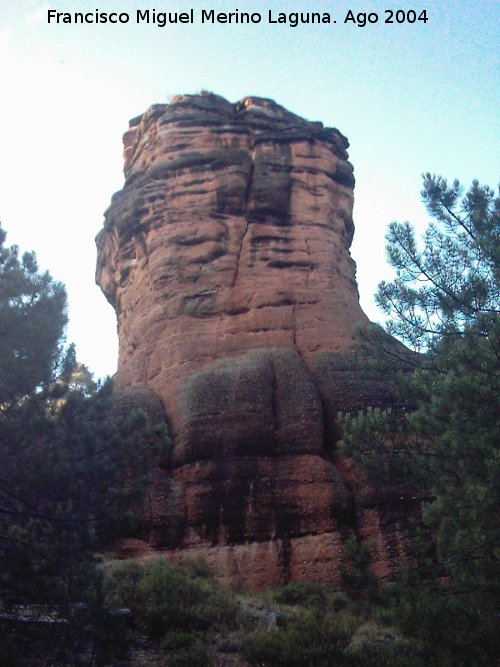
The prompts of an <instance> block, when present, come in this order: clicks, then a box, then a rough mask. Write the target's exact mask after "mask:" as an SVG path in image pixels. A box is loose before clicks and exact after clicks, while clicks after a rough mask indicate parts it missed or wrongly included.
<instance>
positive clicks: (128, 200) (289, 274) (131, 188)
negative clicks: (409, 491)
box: [97, 94, 404, 587]
mask: <svg viewBox="0 0 500 667" xmlns="http://www.w3.org/2000/svg"><path fill="white" fill-rule="evenodd" d="M124 144H125V177H126V181H125V186H124V188H123V190H122V191H121V192H119V193H117V194H116V195H115V196H114V197H113V200H112V204H111V206H110V208H109V209H108V211H107V212H106V215H105V223H104V229H103V230H102V232H101V233H100V234H99V236H98V238H97V245H98V267H97V280H98V283H99V285H100V286H101V288H102V290H103V291H104V293H105V295H106V297H107V298H108V300H109V301H110V303H111V304H112V305H113V306H114V308H115V310H116V314H117V318H118V333H119V340H120V356H119V367H118V373H117V375H116V377H115V383H116V386H117V387H118V388H126V387H148V388H150V389H151V390H153V391H154V392H155V393H156V394H157V396H158V397H159V398H160V399H161V401H162V403H163V406H164V408H165V411H166V414H167V418H168V421H169V424H170V426H171V430H172V433H173V437H174V443H175V444H174V451H173V456H172V461H171V466H170V468H169V470H165V471H158V474H157V482H156V485H155V488H154V489H153V490H152V492H151V498H150V501H149V508H148V516H147V521H146V527H145V535H144V536H145V537H147V539H148V540H149V542H150V544H151V545H152V546H153V547H154V548H156V549H166V550H168V554H169V555H170V556H171V557H173V558H175V557H178V556H179V555H182V554H185V553H190V552H191V551H193V550H196V551H198V552H201V553H203V554H204V555H205V556H206V557H207V559H208V560H209V562H210V563H211V564H212V566H213V567H214V568H215V569H216V571H218V572H219V574H221V575H222V576H225V577H227V578H229V579H232V580H233V581H236V582H237V583H240V584H242V585H247V586H251V587H261V586H265V585H269V584H276V583H280V582H283V581H286V580H288V579H316V580H321V581H336V580H338V578H339V570H338V565H339V563H341V562H342V561H343V559H344V555H343V545H344V543H345V540H346V539H347V538H348V537H349V536H350V535H351V533H352V531H353V530H354V531H355V532H356V533H357V534H358V535H359V536H361V537H362V538H363V537H371V538H374V539H375V542H376V545H377V549H376V552H375V556H374V562H373V567H374V569H375V570H376V571H378V572H379V573H382V574H383V573H387V572H388V571H389V570H390V563H391V561H393V560H396V561H401V559H402V558H404V550H403V549H402V547H401V539H400V538H401V535H400V533H401V523H400V522H401V520H402V517H403V514H404V512H403V509H402V505H401V503H400V502H399V501H398V500H397V499H396V498H395V492H393V493H392V494H391V493H389V494H387V493H384V494H381V493H380V492H377V491H375V490H374V489H373V488H372V487H371V486H370V485H369V484H368V483H367V482H365V481H364V480H363V479H362V476H360V474H359V472H356V473H354V472H353V471H352V470H351V468H350V466H349V465H347V463H346V462H344V461H340V460H335V457H332V456H331V454H330V453H329V452H331V451H332V445H333V443H334V440H335V437H336V431H335V415H336V413H337V411H338V410H339V409H357V408H360V407H364V406H365V405H368V404H370V403H371V404H373V403H380V402H382V403H383V402H384V400H385V393H384V391H382V389H381V387H379V386H377V385H376V384H374V380H373V378H371V377H370V376H369V375H368V374H367V373H366V372H365V370H364V368H363V366H362V363H361V362H360V359H359V357H358V356H356V353H355V349H354V348H355V344H354V328H355V326H356V324H358V323H366V322H367V318H366V316H365V315H364V313H363V312H362V310H361V308H360V306H359V301H358V293H357V287H356V281H355V265H354V262H353V260H352V259H351V257H350V254H349V247H350V244H351V240H352V234H353V229H354V227H353V222H352V207H353V187H354V178H353V170H352V166H351V165H350V163H349V162H348V160H347V158H348V155H347V152H346V149H347V146H348V143H347V140H346V139H345V137H343V136H342V134H340V132H339V131H338V130H335V129H332V128H325V127H323V125H322V124H321V123H317V122H309V121H306V120H304V119H302V118H299V117H298V116H296V115H294V114H292V113H290V112H289V111H287V110H285V109H284V108H283V107H281V106H279V105H277V104H276V103H275V102H273V101H271V100H268V99H261V98H256V97H248V98H245V99H243V100H241V101H240V102H238V103H236V104H230V103H229V102H227V101H226V100H224V99H222V98H220V97H217V96H215V95H212V94H207V95H194V96H190V95H189V96H188V95H186V96H181V97H178V98H175V99H174V100H173V101H172V102H171V103H170V104H161V105H155V106H153V107H151V108H150V109H149V110H148V111H147V112H146V113H145V114H144V115H142V116H140V117H139V118H136V119H134V120H133V121H131V123H130V129H129V131H128V132H127V133H126V134H125V136H124Z"/></svg>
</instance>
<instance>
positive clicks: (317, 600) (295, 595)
mask: <svg viewBox="0 0 500 667" xmlns="http://www.w3.org/2000/svg"><path fill="white" fill-rule="evenodd" d="M273 599H274V601H275V602H277V603H278V604H289V605H300V606H303V607H311V608H317V609H324V608H325V607H326V606H327V605H328V603H329V600H330V593H329V591H328V588H327V587H326V586H323V585H322V584H316V583H313V582H309V581H297V582H295V583H292V584H287V585H286V586H283V588H280V589H278V590H277V591H276V592H275V593H274V595H273Z"/></svg>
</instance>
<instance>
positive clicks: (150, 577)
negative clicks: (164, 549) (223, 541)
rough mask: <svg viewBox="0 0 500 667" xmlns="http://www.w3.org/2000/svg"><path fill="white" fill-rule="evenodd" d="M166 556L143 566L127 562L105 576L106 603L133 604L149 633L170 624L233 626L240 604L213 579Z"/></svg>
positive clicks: (161, 632) (200, 628)
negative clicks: (176, 563) (165, 558)
mask: <svg viewBox="0 0 500 667" xmlns="http://www.w3.org/2000/svg"><path fill="white" fill-rule="evenodd" d="M206 572H207V571H206V570H204V575H205V578H199V577H194V576H193V570H192V569H190V568H187V569H184V568H181V567H175V566H174V565H170V564H169V563H167V562H166V561H164V560H157V561H154V562H153V563H152V564H150V565H147V566H137V565H129V564H126V565H124V566H123V567H120V568H116V569H115V570H114V571H113V572H112V573H111V575H110V576H109V578H108V589H109V592H108V596H107V599H108V601H109V602H110V604H114V605H118V606H125V607H129V608H130V609H132V612H133V615H134V617H135V619H136V623H137V624H138V625H139V626H141V627H142V628H143V629H144V630H145V631H146V632H147V633H148V635H149V636H151V637H153V638H161V637H164V636H165V634H166V633H167V632H168V631H170V630H178V631H183V632H192V631H195V632H207V631H209V630H219V629H223V628H231V627H234V626H235V625H236V624H237V622H238V618H239V605H238V603H237V602H236V600H235V599H234V598H233V597H232V596H231V594H230V593H229V591H227V590H226V589H224V588H222V587H221V586H220V585H219V584H217V583H216V582H215V581H214V580H212V579H210V578H206Z"/></svg>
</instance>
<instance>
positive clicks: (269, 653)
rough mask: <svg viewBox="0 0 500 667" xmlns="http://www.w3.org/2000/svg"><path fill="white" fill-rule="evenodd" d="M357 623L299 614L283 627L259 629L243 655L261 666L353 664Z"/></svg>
mask: <svg viewBox="0 0 500 667" xmlns="http://www.w3.org/2000/svg"><path fill="white" fill-rule="evenodd" d="M355 625H356V622H355V621H354V619H352V618H350V617H347V616H342V617H339V618H334V617H333V616H331V615H326V616H324V615H321V614H319V613H317V612H316V613H315V612H312V611H307V612H300V613H298V614H297V615H296V616H294V617H293V618H291V619H289V620H288V622H287V623H286V624H285V625H284V626H283V627H280V628H277V629H276V630H271V631H265V630H260V631H257V632H255V633H253V634H252V635H249V636H248V637H247V638H246V639H245V640H244V642H243V655H244V657H245V659H246V660H247V661H248V662H249V663H250V664H251V665H259V666H260V667H311V666H314V667H330V666H331V665H338V666H341V665H353V664H356V663H355V662H353V659H352V658H351V657H350V656H349V655H348V654H347V653H346V648H347V646H348V644H349V642H350V640H351V637H352V635H353V632H354V628H355Z"/></svg>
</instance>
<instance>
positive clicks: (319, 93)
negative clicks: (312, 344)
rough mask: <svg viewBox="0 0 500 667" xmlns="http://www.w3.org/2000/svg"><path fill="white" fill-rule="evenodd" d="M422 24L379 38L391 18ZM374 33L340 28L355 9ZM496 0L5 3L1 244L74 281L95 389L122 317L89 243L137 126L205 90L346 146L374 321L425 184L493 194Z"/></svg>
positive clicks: (419, 214) (76, 324)
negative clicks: (399, 232)
mask: <svg viewBox="0 0 500 667" xmlns="http://www.w3.org/2000/svg"><path fill="white" fill-rule="evenodd" d="M49 8H50V9H55V10H58V11H94V10H95V9H96V8H97V9H99V10H100V11H102V12H110V11H116V10H118V11H126V12H129V13H130V15H131V22H130V23H129V24H128V25H124V26H123V25H84V26H75V25H63V24H61V25H48V24H47V20H46V16H47V9H49ZM148 8H149V9H153V8H155V9H156V10H157V11H187V10H189V9H190V8H194V10H195V16H196V17H199V13H200V10H201V8H205V9H210V8H214V9H216V10H217V11H234V10H235V9H236V8H238V9H239V10H240V11H260V12H261V13H262V14H263V17H264V18H263V22H262V23H261V24H259V25H250V26H246V25H201V24H200V22H199V21H197V23H196V24H195V25H180V26H167V27H165V28H159V27H157V26H155V25H146V24H141V25H137V24H136V23H135V11H136V10H137V9H141V10H143V9H148ZM390 8H394V9H403V10H406V9H416V10H417V11H419V10H423V9H426V10H427V15H428V18H429V20H428V22H427V23H425V24H424V23H423V22H417V23H415V24H413V25H408V24H405V25H397V24H393V25H387V24H384V23H383V21H384V18H385V14H384V10H386V9H390ZM349 9H352V10H353V11H354V13H357V12H359V11H373V12H377V13H378V14H379V16H380V20H379V22H378V23H377V24H376V25H368V26H366V27H364V28H359V27H357V26H354V25H352V24H350V25H349V24H344V23H343V19H344V17H345V15H346V14H347V11H348V10H349ZM268 10H272V12H273V15H276V14H277V12H278V11H284V12H292V11H308V10H309V11H321V12H322V11H327V12H330V13H331V14H332V16H333V18H334V19H335V20H337V23H336V24H331V25H320V26H318V25H314V26H305V25H304V26H299V27H297V28H290V27H289V26H281V25H269V24H268V23H267V13H268ZM499 14H500V3H499V2H498V1H497V0H482V1H479V0H477V1H474V0H469V1H465V0H455V1H454V2H451V1H445V0H440V1H439V2H426V1H424V0H422V1H421V0H417V1H415V0H411V1H410V2H406V1H404V0H399V1H396V0H392V2H391V1H387V2H384V1H381V0H372V1H369V0H366V1H365V2H357V1H353V2H346V1H343V0H342V1H339V2H334V1H332V2H325V1H324V0H321V1H318V2H316V3H314V2H311V1H310V0H309V1H307V0H304V2H303V3H302V4H301V3H298V2H296V1H295V0H290V1H289V2H286V1H281V2H275V1H273V0H269V1H268V2H265V1H262V0H259V1H258V2H250V1H246V0H241V2H239V3H231V2H227V1H222V0H218V1H214V2H210V1H209V0H207V1H206V2H199V1H198V0H181V1H179V2H177V1H176V2H168V1H166V0H163V1H160V0H159V1H158V2H157V3H150V2H148V0H121V1H120V0H91V1H90V2H88V1H87V0H49V2H44V1H40V0H17V1H16V2H14V0H0V90H1V91H2V104H1V105H0V125H1V127H2V140H1V144H2V149H1V153H0V219H1V220H2V222H3V226H4V228H5V229H6V230H7V232H8V241H9V242H11V243H14V242H15V243H19V244H20V245H21V247H22V248H23V249H26V250H28V249H33V250H35V251H36V252H37V255H38V257H39V261H40V264H41V265H42V266H43V268H48V269H49V270H50V272H51V273H52V275H53V276H54V277H56V278H57V279H59V280H62V281H63V282H65V283H66V285H67V289H68V294H69V305H70V327H69V330H68V339H70V340H73V341H75V342H76V344H77V351H78V355H79V358H80V359H81V360H82V361H83V362H85V363H87V364H88V365H89V366H90V367H91V369H92V370H94V371H95V373H96V375H98V376H102V375H104V374H106V373H112V372H113V371H114V370H115V367H116V354H117V352H116V333H115V318H114V313H113V311H112V309H111V307H110V306H109V305H108V304H107V302H106V301H105V299H104V297H103V296H102V295H101V294H100V291H99V290H98V288H96V287H95V286H94V284H93V281H94V267H95V247H94V240H93V239H94V236H95V234H96V233H97V232H98V231H99V229H100V227H101V225H102V213H103V211H104V210H105V208H106V207H107V205H108V204H109V201H110V198H111V195H112V194H113V192H114V191H116V190H117V189H119V188H120V187H121V186H122V183H123V177H122V173H121V167H122V161H121V151H122V147H121V135H122V134H123V132H124V131H125V130H126V129H127V123H128V120H129V118H132V117H134V116H135V115H137V114H139V113H141V112H142V111H144V110H145V109H146V108H147V107H148V106H149V105H150V104H152V103H155V102H164V101H166V100H167V99H168V97H169V96H170V95H173V94H177V93H184V92H196V91H197V90H199V89H201V88H206V89H209V90H212V91H214V92H216V93H218V94H221V95H223V96H225V97H227V98H228V99H230V100H231V101H236V100H238V99H240V98H241V97H244V96H246V95H260V96H265V97H272V98H274V99H275V100H276V101H277V102H279V103H280V104H283V105H285V106H286V107H288V108H289V109H290V110H292V111H294V112H295V113H298V114H300V115H302V116H305V117H306V118H309V119H311V120H321V121H323V122H324V123H325V124H327V125H333V126H336V127H338V128H339V129H340V130H341V131H342V132H343V133H344V134H345V135H346V136H347V137H348V138H349V140H350V143H351V148H350V156H351V161H352V163H353V164H354V168H355V175H356V179H357V185H356V191H355V195H356V202H355V209H354V221H355V225H356V233H355V242H354V245H353V248H352V254H353V257H354V259H355V260H356V261H357V263H358V282H359V287H360V292H361V303H362V305H363V307H364V309H365V311H366V312H367V313H368V315H369V316H370V317H372V319H380V317H381V316H380V315H379V314H377V312H376V309H375V307H374V305H373V298H372V297H373V293H374V291H375V289H376V286H377V283H378V282H379V280H380V279H381V278H382V277H384V276H387V275H388V269H387V267H386V266H385V260H384V234H385V231H386V227H387V224H388V223H389V222H390V221H391V220H394V219H398V220H404V219H410V220H412V221H414V222H416V223H419V224H423V223H424V222H425V220H426V215H425V212H424V210H423V207H422V205H421V203H420V196H419V191H420V174H421V173H422V172H423V171H432V172H436V173H440V174H442V175H444V176H447V177H449V178H450V179H452V178H454V177H458V178H460V179H461V180H462V181H463V182H464V183H468V182H469V181H470V180H471V179H472V178H478V179H479V180H481V181H482V182H485V183H489V184H490V185H492V186H496V184H497V182H498V180H499V169H498V167H499V146H498V136H499V122H498V120H499V112H498V109H499V108H500V105H499V102H500V99H499V97H500V95H499V91H500V81H499V61H498V56H497V54H498V53H499V46H500V44H499V41H500V39H499V36H500V28H499Z"/></svg>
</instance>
